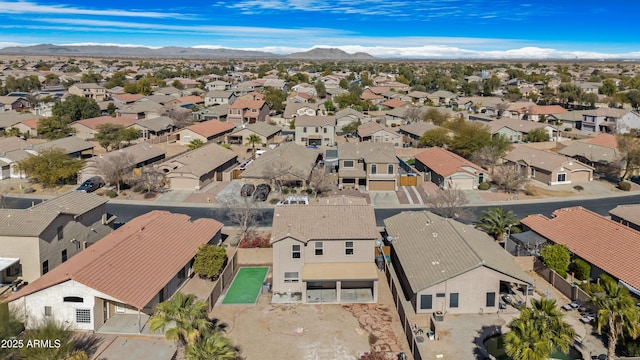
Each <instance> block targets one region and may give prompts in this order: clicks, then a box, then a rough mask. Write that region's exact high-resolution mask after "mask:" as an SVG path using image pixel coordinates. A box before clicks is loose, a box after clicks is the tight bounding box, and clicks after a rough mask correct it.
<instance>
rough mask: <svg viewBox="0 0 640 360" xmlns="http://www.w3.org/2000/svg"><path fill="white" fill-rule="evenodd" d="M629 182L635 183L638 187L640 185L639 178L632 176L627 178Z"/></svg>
mask: <svg viewBox="0 0 640 360" xmlns="http://www.w3.org/2000/svg"><path fill="white" fill-rule="evenodd" d="M629 181H631V182H632V183H636V184H638V185H640V176H632V177H630V178H629Z"/></svg>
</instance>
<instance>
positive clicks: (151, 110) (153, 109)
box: [116, 98, 188, 120]
mask: <svg viewBox="0 0 640 360" xmlns="http://www.w3.org/2000/svg"><path fill="white" fill-rule="evenodd" d="M163 109H164V108H163V105H161V104H159V103H157V102H155V101H151V100H148V99H146V98H145V99H141V100H139V101H136V102H135V103H133V104H131V105H127V106H123V107H121V108H119V109H118V110H116V113H117V114H118V117H123V118H130V119H134V120H143V119H151V118H154V117H160V116H162V113H163ZM187 111H188V110H187Z"/></svg>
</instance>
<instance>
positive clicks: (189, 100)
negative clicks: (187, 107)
mask: <svg viewBox="0 0 640 360" xmlns="http://www.w3.org/2000/svg"><path fill="white" fill-rule="evenodd" d="M178 101H180V102H181V103H183V104H202V103H204V99H203V98H201V97H200V96H196V95H190V96H183V97H180V98H178Z"/></svg>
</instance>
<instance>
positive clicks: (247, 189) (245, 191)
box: [240, 184, 256, 196]
mask: <svg viewBox="0 0 640 360" xmlns="http://www.w3.org/2000/svg"><path fill="white" fill-rule="evenodd" d="M255 188H256V187H255V186H254V185H253V184H244V185H242V187H241V188H240V196H251V195H253V191H254V190H255Z"/></svg>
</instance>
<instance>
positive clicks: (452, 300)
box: [449, 293, 458, 308]
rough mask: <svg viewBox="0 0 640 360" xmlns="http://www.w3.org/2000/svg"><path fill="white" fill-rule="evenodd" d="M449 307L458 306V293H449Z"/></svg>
mask: <svg viewBox="0 0 640 360" xmlns="http://www.w3.org/2000/svg"><path fill="white" fill-rule="evenodd" d="M449 307H450V308H457V307H458V293H451V294H449Z"/></svg>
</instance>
